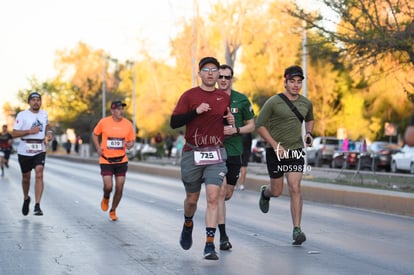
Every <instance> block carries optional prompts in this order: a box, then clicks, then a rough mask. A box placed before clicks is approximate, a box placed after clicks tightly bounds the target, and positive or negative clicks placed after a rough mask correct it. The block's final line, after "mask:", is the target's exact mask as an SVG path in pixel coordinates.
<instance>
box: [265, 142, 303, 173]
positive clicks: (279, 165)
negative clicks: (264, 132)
mask: <svg viewBox="0 0 414 275" xmlns="http://www.w3.org/2000/svg"><path fill="white" fill-rule="evenodd" d="M266 162H267V172H268V173H269V177H270V178H273V179H277V178H281V177H283V175H284V174H285V173H289V172H300V173H303V171H304V169H305V152H304V150H303V149H302V148H301V149H294V150H289V156H288V158H280V159H279V158H278V156H276V153H275V151H274V150H273V148H266Z"/></svg>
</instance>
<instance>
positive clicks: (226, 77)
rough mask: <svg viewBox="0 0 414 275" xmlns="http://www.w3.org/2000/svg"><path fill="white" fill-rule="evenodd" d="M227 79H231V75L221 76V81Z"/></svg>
mask: <svg viewBox="0 0 414 275" xmlns="http://www.w3.org/2000/svg"><path fill="white" fill-rule="evenodd" d="M222 78H225V79H227V80H230V79H231V75H219V79H222Z"/></svg>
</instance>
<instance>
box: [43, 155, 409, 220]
mask: <svg viewBox="0 0 414 275" xmlns="http://www.w3.org/2000/svg"><path fill="white" fill-rule="evenodd" d="M48 157H56V158H61V159H67V160H71V161H77V162H83V163H95V164H97V165H98V160H97V158H80V157H77V156H66V155H48ZM128 169H129V170H132V171H134V172H140V173H145V174H150V175H156V176H162V177H173V178H181V172H180V168H179V166H172V165H171V164H169V165H168V164H165V163H159V164H158V163H156V164H154V163H144V162H135V161H130V162H129V164H128ZM246 182H247V184H246V189H248V190H253V191H257V192H259V189H260V186H262V185H264V184H268V183H269V178H268V177H267V176H258V175H249V173H248V174H247V176H246ZM301 191H302V198H303V200H309V201H315V202H321V203H329V204H338V205H344V206H349V207H356V208H363V209H370V210H375V211H381V212H386V213H392V214H397V215H404V216H411V217H414V194H413V193H403V192H398V191H388V190H378V189H371V188H363V187H353V186H344V185H336V184H329V183H318V182H313V181H307V180H302V185H301ZM282 195H284V196H289V193H288V187H287V186H286V183H285V186H284V188H283V192H282Z"/></svg>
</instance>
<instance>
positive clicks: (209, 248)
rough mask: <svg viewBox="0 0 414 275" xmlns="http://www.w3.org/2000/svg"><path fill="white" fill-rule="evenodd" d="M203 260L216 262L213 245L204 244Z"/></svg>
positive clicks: (216, 257)
mask: <svg viewBox="0 0 414 275" xmlns="http://www.w3.org/2000/svg"><path fill="white" fill-rule="evenodd" d="M204 259H206V260H218V259H219V258H218V256H217V252H216V249H215V247H214V243H206V246H205V247H204Z"/></svg>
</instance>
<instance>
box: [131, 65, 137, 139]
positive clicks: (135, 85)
mask: <svg viewBox="0 0 414 275" xmlns="http://www.w3.org/2000/svg"><path fill="white" fill-rule="evenodd" d="M132 66H134V70H133V72H134V76H133V88H132V108H133V109H132V123H134V132H135V137H136V134H137V133H136V128H137V127H136V116H137V114H136V109H137V108H136V104H137V91H136V89H137V88H136V87H137V70H136V65H135V62H133V63H132Z"/></svg>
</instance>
